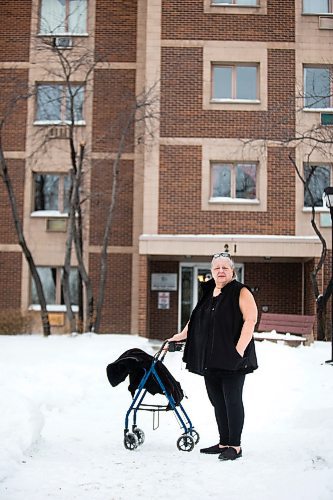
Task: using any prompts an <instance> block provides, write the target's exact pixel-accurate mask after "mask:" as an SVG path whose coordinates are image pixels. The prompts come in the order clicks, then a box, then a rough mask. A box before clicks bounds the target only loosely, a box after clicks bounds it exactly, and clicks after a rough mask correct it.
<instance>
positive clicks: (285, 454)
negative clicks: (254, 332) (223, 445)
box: [0, 334, 333, 500]
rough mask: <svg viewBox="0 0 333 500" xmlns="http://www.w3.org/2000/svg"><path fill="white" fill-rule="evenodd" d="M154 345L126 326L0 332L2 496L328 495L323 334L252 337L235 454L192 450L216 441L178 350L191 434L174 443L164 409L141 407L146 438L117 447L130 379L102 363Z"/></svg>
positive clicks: (332, 436) (330, 425)
mask: <svg viewBox="0 0 333 500" xmlns="http://www.w3.org/2000/svg"><path fill="white" fill-rule="evenodd" d="M157 345H159V343H158V342H151V341H149V340H148V339H144V338H141V337H137V336H130V335H94V334H84V335H76V336H74V335H73V336H71V335H62V336H51V337H48V338H44V337H42V336H39V335H31V336H29V335H23V336H7V337H6V336H0V352H1V356H0V374H1V377H0V397H1V402H2V405H1V408H2V409H1V417H0V443H1V447H0V498H1V499H4V500H23V499H24V500H46V499H50V500H53V499H57V500H75V499H80V500H132V499H133V500H134V499H140V498H142V499H143V498H158V499H161V500H164V499H169V498H170V497H171V496H176V497H177V500H187V499H188V500H190V499H191V500H192V499H193V500H196V499H198V500H199V499H200V500H201V499H220V498H223V499H226V500H236V499H237V500H243V499H244V500H245V499H246V500H281V499H283V500H289V499H290V500H301V499H302V500H307V499H308V500H332V498H333V366H331V365H329V364H325V360H327V359H329V358H330V344H327V343H322V342H315V343H314V344H312V345H311V346H299V347H297V348H294V347H290V346H286V345H282V344H276V343H273V342H269V341H263V342H257V343H256V345H257V354H258V360H259V364H260V368H259V369H258V370H257V371H256V372H255V373H253V374H250V375H248V376H247V378H246V382H245V388H244V401H245V411H246V419H245V427H244V432H243V442H242V447H243V457H242V458H241V459H239V460H236V461H235V462H221V461H219V460H218V458H217V456H216V455H213V456H207V455H202V454H200V453H199V449H200V447H202V446H210V445H212V444H216V443H217V431H216V425H215V420H214V415H213V411H212V408H211V406H210V403H209V402H208V399H207V396H206V392H205V388H204V383H203V380H202V378H201V377H199V376H197V375H193V374H190V373H188V372H187V371H186V370H185V369H184V365H183V363H182V362H181V353H179V352H175V353H168V354H167V356H166V358H165V364H166V366H167V367H168V368H169V370H170V372H171V373H172V374H173V375H174V376H175V377H176V378H177V380H179V381H180V383H181V385H182V387H183V389H184V391H185V393H186V395H187V396H188V399H184V401H183V405H184V408H185V409H186V411H187V413H188V414H189V416H190V418H191V420H192V422H193V424H194V426H195V429H196V430H197V431H198V432H199V434H200V442H199V444H198V445H197V446H196V447H195V449H194V450H193V451H192V452H190V453H189V452H182V451H179V450H178V449H177V446H176V441H177V439H178V437H179V436H180V435H181V433H182V431H181V429H180V428H179V425H178V423H177V421H176V419H175V415H174V413H173V412H167V413H162V414H161V415H160V426H159V428H158V429H156V430H153V429H152V424H153V422H152V415H151V414H150V413H148V412H139V414H138V425H139V427H140V428H141V429H143V430H144V432H145V435H146V440H145V443H144V444H143V445H142V446H140V447H139V448H138V449H136V450H134V451H130V450H126V449H125V447H124V445H123V429H124V419H125V414H126V411H127V409H128V408H129V405H130V403H131V397H130V393H129V392H128V390H127V386H128V383H127V381H125V382H123V383H122V384H120V385H118V386H117V387H115V388H113V387H111V385H110V384H109V382H108V380H107V378H106V373H105V368H106V366H107V365H108V364H109V363H110V362H112V361H114V360H115V359H117V358H118V356H119V355H120V354H122V352H124V351H125V350H127V349H130V348H133V347H138V348H140V349H143V350H144V351H146V352H148V353H150V354H152V353H154V352H155V348H156V346H157ZM161 398H162V399H161ZM148 401H149V402H151V403H154V404H156V403H157V402H161V401H162V402H164V401H165V399H163V396H154V397H153V396H149V398H148V397H147V398H146V400H145V402H148Z"/></svg>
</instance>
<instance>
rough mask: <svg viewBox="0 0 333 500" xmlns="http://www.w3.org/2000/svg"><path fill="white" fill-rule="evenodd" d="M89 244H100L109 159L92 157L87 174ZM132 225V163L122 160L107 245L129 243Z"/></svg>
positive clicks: (107, 197) (109, 175) (107, 204)
mask: <svg viewBox="0 0 333 500" xmlns="http://www.w3.org/2000/svg"><path fill="white" fill-rule="evenodd" d="M90 191H91V211H90V243H91V244H92V245H101V244H102V241H103V236H104V230H105V224H106V220H107V216H108V212H109V207H110V204H111V191H112V160H101V161H97V160H95V161H94V163H93V168H92V175H91V188H90ZM132 224H133V162H132V161H125V160H122V161H121V162H120V166H119V174H118V179H117V191H116V203H115V207H114V212H113V219H112V228H111V232H110V237H109V245H119V246H131V245H132Z"/></svg>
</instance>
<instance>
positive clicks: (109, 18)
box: [95, 0, 137, 62]
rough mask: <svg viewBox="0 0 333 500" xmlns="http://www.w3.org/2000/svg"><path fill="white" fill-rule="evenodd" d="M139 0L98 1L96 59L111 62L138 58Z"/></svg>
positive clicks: (131, 60)
mask: <svg viewBox="0 0 333 500" xmlns="http://www.w3.org/2000/svg"><path fill="white" fill-rule="evenodd" d="M136 23H137V1H133V0H112V2H110V0H98V2H96V35H95V36H96V39H95V51H96V59H97V60H100V61H109V62H134V61H135V60H136V30H137V25H136Z"/></svg>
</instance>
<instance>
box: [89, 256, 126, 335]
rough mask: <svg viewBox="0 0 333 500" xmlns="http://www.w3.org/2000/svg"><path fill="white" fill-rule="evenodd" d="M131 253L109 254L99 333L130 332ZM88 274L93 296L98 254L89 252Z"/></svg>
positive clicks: (96, 281)
mask: <svg viewBox="0 0 333 500" xmlns="http://www.w3.org/2000/svg"><path fill="white" fill-rule="evenodd" d="M131 273H132V255H131V254H109V255H108V271H107V280H106V290H105V299H104V306H103V314H102V321H101V330H100V333H130V331H131V293H132V291H131V288H132V286H133V285H132V283H131V280H132V274H131ZM89 274H90V277H91V279H92V283H93V289H94V294H95V297H96V298H97V287H98V280H99V276H100V260H99V255H97V254H91V255H90V260H89Z"/></svg>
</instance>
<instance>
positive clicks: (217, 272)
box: [212, 257, 233, 288]
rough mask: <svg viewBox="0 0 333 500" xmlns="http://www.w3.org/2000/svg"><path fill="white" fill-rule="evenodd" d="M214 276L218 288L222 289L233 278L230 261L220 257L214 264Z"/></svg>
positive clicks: (214, 260)
mask: <svg viewBox="0 0 333 500" xmlns="http://www.w3.org/2000/svg"><path fill="white" fill-rule="evenodd" d="M212 275H213V278H214V281H215V285H216V286H217V288H222V287H223V286H224V285H226V284H227V283H229V281H231V280H232V278H233V269H232V267H231V266H230V262H229V260H228V259H225V258H223V257H218V258H217V259H213V262H212Z"/></svg>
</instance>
